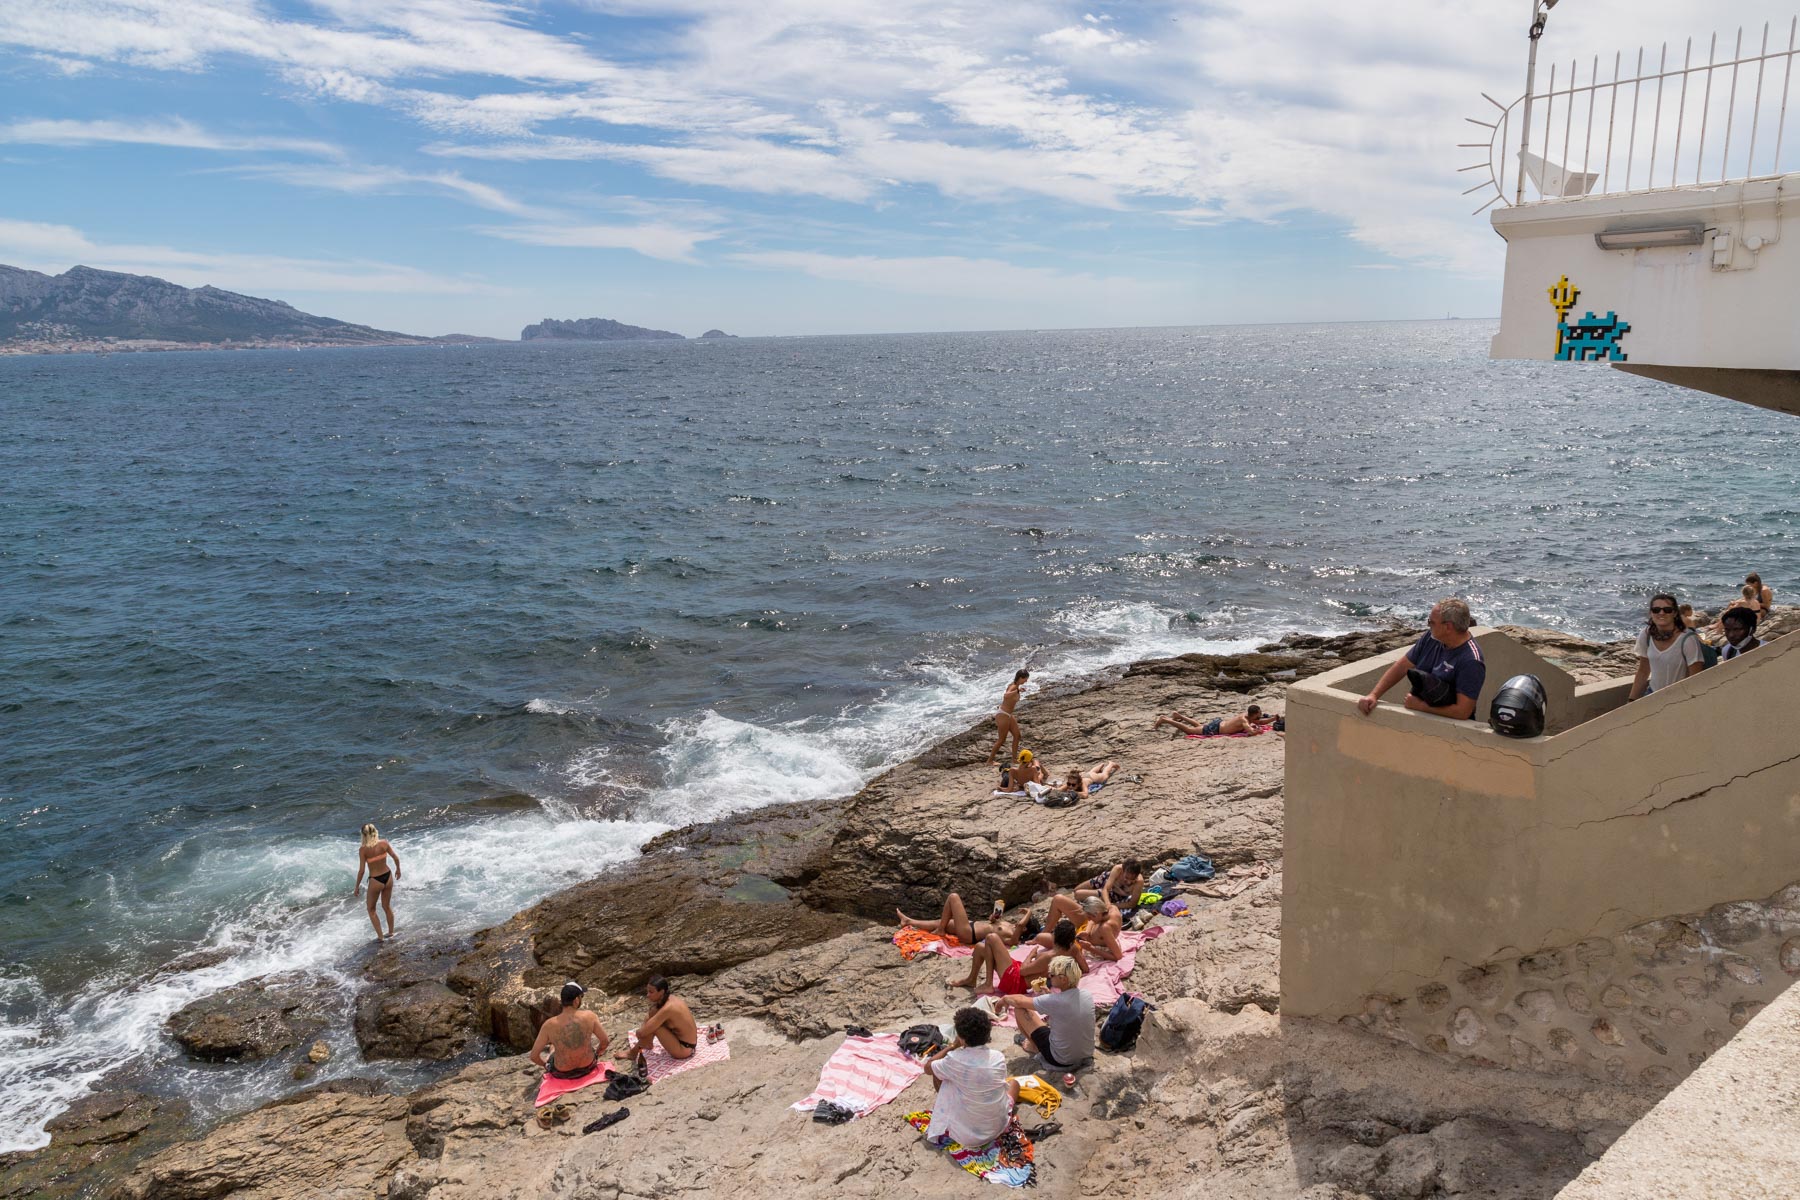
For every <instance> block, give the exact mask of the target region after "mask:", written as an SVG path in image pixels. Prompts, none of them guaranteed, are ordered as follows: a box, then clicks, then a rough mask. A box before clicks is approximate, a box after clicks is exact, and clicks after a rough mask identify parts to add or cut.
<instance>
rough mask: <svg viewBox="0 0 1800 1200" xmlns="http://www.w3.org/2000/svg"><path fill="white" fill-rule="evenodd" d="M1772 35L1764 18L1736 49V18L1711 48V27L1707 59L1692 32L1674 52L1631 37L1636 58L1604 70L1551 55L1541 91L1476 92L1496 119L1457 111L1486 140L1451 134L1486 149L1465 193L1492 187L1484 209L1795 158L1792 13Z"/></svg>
mask: <svg viewBox="0 0 1800 1200" xmlns="http://www.w3.org/2000/svg"><path fill="white" fill-rule="evenodd" d="M1753 36H1754V35H1753ZM1776 36H1777V39H1778V41H1777V48H1776V49H1774V50H1770V49H1769V37H1770V32H1769V25H1768V24H1766V23H1765V24H1764V25H1763V28H1762V40H1761V43H1760V46H1758V45H1755V44H1754V43H1753V47H1752V49H1753V52H1752V53H1745V51H1744V31H1743V29H1742V28H1739V30H1738V32H1737V37H1736V40H1735V41H1734V42H1733V43H1732V46H1731V50H1730V54H1731V57H1729V58H1726V59H1720V58H1719V50H1720V47H1719V35H1718V34H1716V33H1715V34H1714V35H1712V38H1711V40H1710V41H1709V42H1708V43H1707V45H1706V48H1705V61H1704V62H1700V61H1696V51H1695V47H1694V39H1692V38H1689V39H1688V40H1687V42H1686V43H1685V44H1684V45H1682V46H1680V47H1678V48H1677V49H1676V51H1674V52H1673V53H1672V52H1671V50H1670V46H1669V43H1667V42H1664V43H1663V44H1662V47H1661V48H1660V49H1659V50H1657V51H1656V52H1654V53H1653V54H1652V53H1648V52H1647V51H1646V49H1645V48H1643V47H1640V48H1639V49H1638V52H1637V56H1636V58H1635V60H1634V61H1628V60H1627V59H1626V56H1625V54H1624V53H1622V52H1621V53H1616V54H1614V55H1613V60H1612V63H1611V64H1610V70H1608V69H1607V64H1604V63H1603V62H1602V61H1601V58H1600V56H1599V55H1595V56H1594V57H1593V59H1592V61H1591V62H1590V63H1587V64H1583V63H1582V62H1581V61H1580V60H1579V59H1576V60H1572V61H1570V62H1569V63H1568V64H1567V66H1566V67H1565V66H1564V65H1563V64H1561V63H1554V64H1552V65H1551V67H1550V71H1549V78H1548V80H1547V81H1546V82H1545V83H1544V87H1543V90H1542V91H1537V90H1535V89H1534V90H1533V91H1531V93H1530V94H1529V95H1527V96H1521V97H1519V99H1517V100H1515V101H1513V102H1512V103H1511V104H1501V103H1500V102H1499V101H1498V100H1496V99H1494V98H1493V97H1492V96H1490V95H1488V94H1487V93H1486V92H1483V93H1482V99H1484V100H1486V101H1487V102H1488V103H1489V104H1491V105H1493V106H1494V108H1495V109H1496V110H1498V111H1497V114H1496V115H1495V119H1494V120H1492V121H1484V120H1478V119H1477V118H1474V117H1467V118H1465V120H1467V121H1469V122H1471V123H1472V124H1475V125H1479V126H1482V127H1484V128H1486V129H1488V130H1489V131H1490V132H1489V136H1488V140H1487V141H1485V142H1461V143H1458V144H1459V145H1460V146H1462V147H1464V148H1467V149H1482V150H1486V151H1487V152H1488V154H1487V161H1485V162H1479V163H1472V164H1470V165H1469V166H1466V167H1463V168H1461V170H1463V171H1482V172H1485V173H1486V175H1487V177H1486V178H1485V179H1483V180H1482V181H1481V182H1480V183H1477V184H1476V185H1475V186H1474V187H1472V188H1469V189H1468V190H1467V191H1466V192H1464V193H1463V194H1464V195H1473V194H1474V193H1476V192H1480V191H1483V190H1484V189H1491V190H1492V192H1493V195H1492V197H1490V198H1489V199H1488V201H1487V203H1485V204H1483V205H1482V206H1481V207H1480V208H1477V209H1476V210H1475V211H1476V212H1481V211H1483V210H1484V209H1486V208H1488V207H1489V206H1491V205H1493V204H1497V203H1504V204H1508V205H1512V204H1531V203H1539V202H1542V201H1547V200H1563V199H1572V198H1574V197H1577V196H1603V195H1624V194H1627V193H1631V192H1648V191H1661V190H1666V189H1669V188H1677V187H1692V186H1696V185H1703V184H1718V183H1738V182H1745V181H1748V180H1752V179H1768V178H1774V177H1776V176H1779V175H1780V174H1781V173H1782V169H1783V168H1782V164H1783V163H1784V162H1786V163H1788V164H1790V166H1789V169H1793V168H1792V164H1794V163H1796V162H1800V156H1797V154H1800V148H1796V147H1795V146H1794V145H1793V144H1792V143H1793V142H1794V141H1796V140H1800V128H1797V129H1790V128H1789V127H1788V124H1787V106H1788V94H1789V89H1790V85H1791V83H1792V82H1793V75H1794V73H1795V72H1794V66H1795V64H1794V59H1795V57H1796V55H1800V40H1797V39H1800V17H1796V18H1794V20H1793V21H1791V22H1789V24H1788V29H1787V46H1786V48H1785V49H1783V48H1781V47H1780V45H1779V33H1777V35H1776ZM1677 58H1678V59H1679V61H1677ZM1583 65H1586V66H1587V68H1588V69H1587V71H1586V72H1585V74H1586V75H1587V81H1586V82H1585V83H1584V82H1582V80H1581V76H1582V74H1583V72H1582V71H1581V69H1580V68H1581V67H1582V66H1583ZM1603 75H1604V77H1603ZM1796 125H1797V126H1800V122H1796Z"/></svg>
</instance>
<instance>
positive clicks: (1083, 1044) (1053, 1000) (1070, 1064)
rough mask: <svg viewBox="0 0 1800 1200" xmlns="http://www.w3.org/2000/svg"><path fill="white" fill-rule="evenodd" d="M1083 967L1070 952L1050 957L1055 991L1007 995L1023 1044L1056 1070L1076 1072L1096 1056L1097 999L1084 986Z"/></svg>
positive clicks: (1049, 978)
mask: <svg viewBox="0 0 1800 1200" xmlns="http://www.w3.org/2000/svg"><path fill="white" fill-rule="evenodd" d="M1081 974H1082V972H1081V968H1080V967H1079V966H1077V965H1076V964H1075V960H1074V959H1073V958H1071V957H1069V956H1068V955H1066V954H1059V955H1057V956H1056V957H1055V958H1053V959H1051V960H1050V967H1049V973H1048V976H1047V978H1048V980H1049V983H1050V987H1051V988H1052V990H1051V991H1050V992H1047V993H1045V994H1044V995H1041V996H1007V997H1005V998H1004V999H1002V1000H1001V1001H1000V1003H1002V1004H1005V1005H1007V1006H1009V1007H1010V1008H1011V1009H1012V1010H1013V1014H1014V1015H1015V1016H1016V1017H1018V1020H1019V1044H1020V1045H1027V1044H1029V1045H1030V1046H1031V1047H1032V1048H1033V1049H1035V1050H1036V1051H1037V1056H1038V1057H1039V1058H1040V1059H1042V1060H1043V1062H1044V1065H1045V1066H1046V1067H1049V1068H1050V1069H1051V1070H1053V1071H1075V1070H1079V1069H1080V1068H1082V1067H1085V1066H1086V1065H1087V1064H1088V1063H1090V1062H1092V1061H1093V1058H1094V998H1093V997H1092V996H1090V995H1089V994H1088V993H1087V992H1085V991H1083V990H1082V989H1081Z"/></svg>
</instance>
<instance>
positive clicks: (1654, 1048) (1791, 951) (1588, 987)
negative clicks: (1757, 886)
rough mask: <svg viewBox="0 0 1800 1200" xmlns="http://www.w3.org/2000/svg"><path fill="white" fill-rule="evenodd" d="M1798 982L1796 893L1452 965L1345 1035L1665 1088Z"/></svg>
mask: <svg viewBox="0 0 1800 1200" xmlns="http://www.w3.org/2000/svg"><path fill="white" fill-rule="evenodd" d="M1796 977H1800V884H1795V885H1792V886H1790V887H1786V888H1783V889H1782V890H1781V891H1779V892H1777V893H1775V895H1773V896H1771V897H1769V898H1768V899H1767V900H1763V901H1739V902H1735V903H1730V904H1720V905H1718V906H1716V907H1714V908H1711V909H1708V910H1706V911H1705V912H1701V913H1692V914H1687V915H1684V916H1677V917H1667V918H1663V919H1661V920H1656V921H1648V922H1645V923H1643V924H1641V925H1634V926H1632V927H1631V928H1629V929H1626V930H1623V931H1622V932H1620V933H1618V934H1615V935H1613V936H1612V937H1594V938H1587V939H1585V940H1583V941H1580V942H1576V943H1574V944H1572V945H1568V946H1560V947H1556V948H1554V949H1546V950H1540V951H1538V952H1537V953H1534V954H1529V955H1525V956H1522V957H1518V958H1505V959H1498V960H1494V961H1490V962H1483V963H1476V964H1467V963H1450V964H1447V965H1446V968H1445V970H1444V971H1443V973H1442V974H1441V975H1440V976H1439V977H1438V978H1437V979H1435V980H1433V981H1431V982H1429V983H1425V984H1422V985H1420V986H1419V987H1417V988H1414V989H1412V990H1411V991H1409V992H1408V993H1407V994H1405V995H1388V994H1370V995H1367V996H1365V997H1363V1002H1362V1005H1361V1012H1360V1013H1358V1014H1356V1015H1353V1016H1347V1017H1344V1018H1343V1021H1344V1022H1345V1023H1347V1024H1354V1025H1360V1026H1362V1027H1364V1028H1367V1029H1370V1030H1373V1031H1375V1032H1377V1033H1381V1034H1384V1035H1386V1036H1388V1037H1391V1038H1394V1039H1396V1040H1398V1041H1402V1042H1406V1043H1407V1044H1409V1045H1411V1046H1414V1047H1417V1048H1418V1049H1421V1050H1426V1051H1429V1052H1431V1053H1435V1054H1440V1055H1448V1056H1450V1057H1453V1058H1459V1059H1467V1060H1471V1061H1474V1062H1476V1063H1480V1064H1483V1065H1490V1066H1510V1067H1520V1068H1524V1069H1527V1070H1532V1071H1540V1072H1546V1073H1550V1074H1559V1075H1567V1074H1579V1075H1584V1076H1587V1077H1588V1078H1591V1079H1597V1080H1601V1081H1610V1082H1614V1083H1637V1084H1643V1085H1646V1086H1650V1087H1668V1086H1670V1085H1671V1084H1673V1083H1674V1082H1675V1081H1677V1080H1678V1079H1681V1078H1682V1077H1684V1076H1686V1075H1687V1073H1688V1072H1689V1071H1691V1070H1693V1069H1694V1068H1695V1067H1697V1066H1699V1065H1700V1064H1701V1063H1702V1062H1704V1061H1705V1060H1706V1058H1707V1056H1708V1055H1710V1054H1711V1053H1712V1052H1713V1051H1715V1050H1717V1049H1719V1047H1721V1046H1723V1045H1724V1044H1725V1043H1726V1041H1728V1040H1729V1039H1730V1038H1731V1037H1732V1036H1733V1035H1734V1034H1736V1033H1737V1031H1738V1030H1739V1029H1742V1028H1743V1027H1744V1026H1745V1025H1746V1024H1747V1023H1748V1022H1749V1021H1750V1019H1751V1018H1752V1017H1754V1016H1755V1015H1756V1014H1757V1013H1758V1012H1759V1011H1760V1010H1761V1009H1762V1008H1763V1006H1764V1005H1765V1004H1767V1003H1769V1002H1770V1001H1771V1000H1773V999H1774V998H1775V997H1776V996H1778V995H1780V994H1781V992H1782V991H1783V990H1784V989H1785V988H1786V987H1787V986H1788V985H1789V984H1790V983H1792V982H1794V980H1795V978H1796Z"/></svg>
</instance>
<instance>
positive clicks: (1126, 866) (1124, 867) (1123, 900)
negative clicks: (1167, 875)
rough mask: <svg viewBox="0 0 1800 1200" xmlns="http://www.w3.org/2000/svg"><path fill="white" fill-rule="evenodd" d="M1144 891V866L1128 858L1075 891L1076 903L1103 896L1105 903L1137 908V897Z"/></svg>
mask: <svg viewBox="0 0 1800 1200" xmlns="http://www.w3.org/2000/svg"><path fill="white" fill-rule="evenodd" d="M1143 890H1144V865H1143V864H1142V863H1140V862H1138V860H1137V859H1135V858H1128V859H1126V860H1125V861H1124V862H1122V863H1120V864H1119V865H1118V866H1116V867H1114V868H1113V869H1112V870H1110V871H1105V872H1102V873H1101V874H1099V875H1096V876H1094V877H1093V878H1092V879H1090V880H1088V881H1087V883H1085V884H1083V885H1082V886H1080V887H1078V888H1076V889H1075V899H1076V900H1077V901H1081V900H1086V899H1087V898H1088V897H1089V896H1105V897H1106V899H1107V901H1108V902H1109V903H1112V904H1116V905H1118V906H1119V907H1120V908H1124V907H1126V904H1127V902H1129V903H1130V905H1131V906H1132V907H1136V906H1137V898H1138V895H1139V894H1140V893H1141V892H1142V891H1143Z"/></svg>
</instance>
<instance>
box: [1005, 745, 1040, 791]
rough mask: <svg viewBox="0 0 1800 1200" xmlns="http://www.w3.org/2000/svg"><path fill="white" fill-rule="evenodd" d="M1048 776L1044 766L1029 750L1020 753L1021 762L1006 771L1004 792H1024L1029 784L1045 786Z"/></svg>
mask: <svg viewBox="0 0 1800 1200" xmlns="http://www.w3.org/2000/svg"><path fill="white" fill-rule="evenodd" d="M1047 780H1048V776H1047V775H1046V774H1045V772H1044V764H1043V763H1041V762H1039V761H1038V760H1037V756H1036V755H1034V754H1033V753H1032V752H1031V751H1029V750H1021V751H1019V761H1018V762H1017V763H1016V764H1015V765H1013V766H1011V767H1008V768H1007V770H1006V779H1005V780H1004V781H1003V783H1005V784H1006V786H1005V787H1004V788H1002V790H1003V791H1008V792H1022V791H1024V790H1025V785H1026V784H1028V783H1036V784H1043V783H1045V782H1047Z"/></svg>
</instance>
